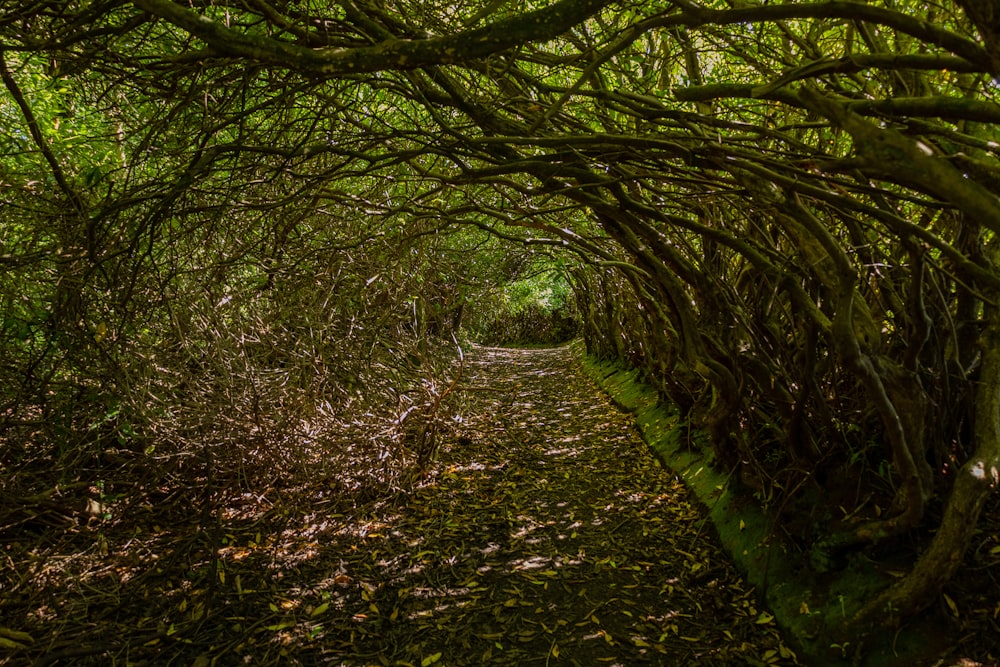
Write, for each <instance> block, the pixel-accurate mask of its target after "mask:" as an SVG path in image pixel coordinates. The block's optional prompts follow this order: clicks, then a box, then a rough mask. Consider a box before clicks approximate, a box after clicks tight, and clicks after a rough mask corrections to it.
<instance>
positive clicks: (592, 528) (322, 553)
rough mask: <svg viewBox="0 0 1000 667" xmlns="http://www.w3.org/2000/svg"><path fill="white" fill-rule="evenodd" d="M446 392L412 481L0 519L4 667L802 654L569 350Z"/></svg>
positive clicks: (468, 373)
mask: <svg viewBox="0 0 1000 667" xmlns="http://www.w3.org/2000/svg"><path fill="white" fill-rule="evenodd" d="M461 396H462V397H463V399H462V404H463V408H462V422H461V424H460V425H459V426H458V427H457V428H456V429H455V432H454V433H453V434H452V437H450V438H448V440H447V441H445V442H444V443H443V445H442V451H441V452H440V453H439V457H438V459H437V461H436V462H435V464H434V465H433V467H432V468H431V469H430V470H429V471H428V472H427V473H426V475H425V476H424V477H423V478H422V479H421V480H420V481H419V482H417V483H416V484H415V485H414V486H413V488H411V489H409V490H406V491H397V492H395V493H392V494H379V495H377V496H376V497H373V498H367V499H363V500H362V499H359V498H357V497H355V498H354V499H351V498H349V497H347V496H345V495H344V494H343V493H338V492H336V491H335V490H332V487H331V484H330V482H329V480H327V481H323V480H321V479H313V480H311V481H309V482H305V483H296V484H295V485H286V486H285V487H281V488H278V487H277V486H276V487H275V488H273V489H270V490H269V491H268V492H266V493H262V494H257V493H254V494H243V495H242V496H234V497H233V498H230V499H228V500H227V503H226V504H224V505H220V504H218V503H214V504H205V505H204V508H205V509H203V510H198V509H197V508H198V504H197V502H196V501H197V498H194V497H192V498H190V500H191V506H190V507H191V508H193V509H189V510H188V511H187V512H185V511H183V506H182V504H181V503H178V502H170V503H165V504H164V506H163V509H157V510H154V511H153V512H151V513H150V512H140V511H135V512H127V513H124V516H119V517H118V518H117V519H116V520H115V521H114V522H105V521H101V520H97V519H92V520H89V521H87V522H85V523H77V524H75V525H73V526H72V527H66V526H64V527H63V528H62V532H61V533H58V531H57V530H56V528H57V527H55V526H52V525H49V526H48V527H47V529H46V531H43V532H41V533H37V532H36V533H29V532H21V533H19V534H12V533H11V532H10V531H7V532H4V531H3V530H0V538H2V539H0V546H2V548H3V551H2V552H0V556H2V557H3V558H4V559H5V561H6V562H4V563H2V564H0V571H2V572H3V578H2V579H0V665H7V664H10V665H13V664H36V665H63V664H100V665H108V664H121V665H126V664H128V665H168V664H174V665H195V666H196V667H208V666H211V665H235V664H253V665H270V664H282V665H284V664H304V665H313V664H329V665H386V666H388V665H399V666H407V665H411V666H414V667H416V666H421V667H428V666H429V665H433V664H440V665H473V664H475V665H514V664H516V665H545V666H549V665H553V666H554V665H641V664H651V665H734V664H738V665H792V664H798V662H797V660H796V657H795V655H794V653H793V652H792V651H791V650H790V649H789V648H788V647H787V646H786V644H785V643H784V641H783V638H782V636H781V634H780V633H779V631H778V629H777V627H776V625H775V623H774V619H773V617H772V615H771V614H770V613H769V612H768V610H767V609H764V608H762V606H761V605H760V603H759V601H758V599H757V597H756V594H755V591H754V590H752V589H751V588H750V587H749V586H748V585H747V584H746V583H745V582H744V581H743V580H742V579H741V578H740V576H739V575H738V573H737V572H736V571H735V570H734V568H733V566H732V565H731V564H730V562H729V560H728V559H727V557H726V555H725V554H724V553H723V552H722V550H721V548H720V547H719V546H718V543H717V541H716V539H715V537H714V533H713V530H712V529H711V526H710V525H708V524H707V523H706V520H705V513H704V511H703V510H702V508H700V507H699V506H698V504H697V503H696V502H695V501H694V499H693V498H692V496H691V495H690V494H689V492H688V491H687V490H686V488H685V487H684V485H683V484H682V483H681V482H680V481H679V480H678V478H677V477H676V476H675V475H674V474H672V473H671V472H670V471H668V470H666V469H664V468H662V467H661V466H660V465H659V464H658V462H657V461H656V460H655V458H654V457H653V456H652V455H651V454H650V453H649V450H648V448H647V446H646V445H645V444H644V443H643V442H642V440H641V439H640V438H639V436H638V435H637V433H636V432H635V429H634V427H633V424H632V419H631V418H630V417H629V416H628V415H625V414H622V413H621V412H619V411H618V410H617V409H616V408H614V407H613V406H612V405H611V404H610V402H609V400H608V398H607V397H606V396H605V395H603V394H602V393H601V392H600V391H599V389H598V388H597V387H596V386H595V385H594V384H593V382H592V381H591V380H590V379H589V378H587V377H586V376H585V375H584V374H583V372H582V370H581V369H580V366H579V360H578V358H577V356H576V355H575V354H574V353H573V352H572V350H569V349H566V348H561V349H545V350H503V349H494V348H478V349H476V350H474V351H473V352H472V353H470V354H469V355H468V357H467V359H466V366H465V373H464V379H463V383H462V385H461ZM39 516H41V515H39ZM50 523H51V522H50ZM4 525H5V524H4V522H3V521H0V528H3V527H4ZM57 533H58V537H57V536H56V535H57ZM46 536H47V537H46Z"/></svg>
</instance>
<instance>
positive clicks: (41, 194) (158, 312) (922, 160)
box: [0, 0, 1000, 628]
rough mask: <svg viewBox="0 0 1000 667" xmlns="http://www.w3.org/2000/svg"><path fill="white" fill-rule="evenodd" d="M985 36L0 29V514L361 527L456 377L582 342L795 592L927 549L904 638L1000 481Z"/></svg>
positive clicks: (483, 20)
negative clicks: (850, 563)
mask: <svg viewBox="0 0 1000 667" xmlns="http://www.w3.org/2000/svg"><path fill="white" fill-rule="evenodd" d="M991 8H994V6H993V5H992V4H991V3H988V2H983V1H982V0H944V1H943V2H940V3H918V2H913V1H912V0H892V1H890V0H873V1H872V2H870V3H856V2H841V1H839V0H834V1H830V2H817V3H800V2H795V3H792V2H771V3H767V2H763V3H759V2H757V1H756V0H710V1H706V2H704V3H702V2H692V1H690V0H664V1H662V2H641V1H640V2H630V1H628V0H622V1H619V2H609V1H608V0H561V1H559V2H554V3H546V2H528V3H513V2H503V1H502V0H501V1H500V2H486V1H485V0H457V1H456V2H454V3H450V4H449V3H439V2H436V1H435V0H431V1H428V2H414V1H412V0H336V1H334V0H242V1H239V2H237V1H233V0H231V1H228V2H226V1H222V2H219V1H213V2H202V1H200V0H195V1H193V2H175V0H134V2H125V1H123V0H102V1H100V2H82V1H80V2H77V1H70V2H50V1H48V0H38V1H37V2H23V3H14V4H13V5H12V4H11V3H5V4H4V6H3V9H2V10H0V56H2V57H0V75H2V81H3V91H2V97H0V125H2V127H3V128H4V129H3V132H2V133H0V155H2V162H0V267H2V272H0V326H2V338H0V346H2V349H0V437H2V453H0V457H2V458H0V465H2V471H3V475H4V478H5V479H4V484H3V491H2V494H3V500H4V503H6V504H8V505H10V504H16V503H17V502H18V499H19V498H26V497H34V496H36V495H37V494H39V493H43V492H45V491H46V489H50V488H53V487H54V486H55V485H63V487H64V488H69V487H72V485H73V484H80V485H86V484H92V483H93V480H94V479H97V478H101V479H107V480H119V481H121V482H122V483H124V480H129V479H130V480H152V481H150V482H149V483H148V484H147V483H145V482H144V483H143V484H141V485H140V484H138V483H135V484H133V486H132V487H131V489H130V490H129V491H128V492H129V493H134V494H139V493H154V490H155V489H156V488H161V487H163V486H164V485H166V486H169V484H170V483H173V484H183V485H184V486H187V487H190V488H193V489H198V491H197V493H202V492H205V489H209V488H215V489H226V488H229V489H232V488H253V487H255V485H266V484H272V483H273V480H274V478H275V477H294V476H297V475H298V476H302V475H309V474H314V473H315V471H321V472H322V474H324V475H333V476H334V477H336V478H337V479H338V480H339V483H340V484H341V485H342V487H343V488H344V489H350V488H361V487H365V488H372V489H376V491H372V492H377V489H379V488H388V487H391V486H393V485H394V484H401V483H403V480H404V477H405V474H404V472H403V471H405V469H406V468H407V466H410V465H412V460H410V459H412V457H413V452H412V451H411V450H409V449H407V448H405V447H403V446H402V445H400V441H401V435H400V426H399V425H400V424H401V423H402V422H403V421H405V419H404V418H406V417H409V418H412V419H418V418H419V417H420V410H421V409H422V408H423V407H424V406H427V405H434V400H435V397H440V396H441V395H442V394H443V393H444V392H445V391H446V386H447V383H448V382H449V378H450V377H452V375H453V373H451V374H449V373H450V371H449V369H453V368H454V363H455V359H456V356H457V354H458V353H457V345H469V344H471V343H473V342H479V343H485V344H524V343H543V344H544V343H556V342H562V341H565V340H568V339H569V338H572V337H574V336H576V337H579V338H582V340H583V341H584V342H585V345H586V351H587V353H588V354H589V355H592V356H593V357H596V358H600V359H608V360H615V361H619V362H621V363H622V364H623V365H626V366H628V367H631V368H637V369H640V370H641V372H642V377H643V378H644V381H645V382H647V383H648V384H650V385H652V386H654V387H655V388H656V390H657V391H658V392H659V394H660V396H661V397H662V400H663V402H664V403H665V404H670V405H672V406H674V408H675V409H676V410H677V411H678V412H679V415H680V416H681V418H682V419H683V421H684V423H685V424H686V425H687V427H688V428H690V429H692V430H697V431H698V432H701V433H705V434H707V438H706V439H705V441H706V442H707V445H706V447H707V448H709V450H710V451H711V456H712V460H713V463H714V465H715V466H716V467H718V468H719V469H722V470H726V471H730V472H731V473H732V476H731V479H732V481H733V484H740V485H742V486H743V487H745V489H746V492H747V497H748V498H750V499H752V500H751V501H752V502H756V503H760V504H761V505H762V506H764V507H765V508H766V509H768V511H771V512H772V513H773V514H774V516H775V520H776V521H777V522H778V524H779V525H780V528H781V530H782V531H783V532H785V533H787V534H789V535H791V536H792V537H793V539H794V540H795V541H796V542H797V543H798V544H800V545H801V546H802V549H803V550H804V551H806V552H808V553H809V554H810V559H809V562H810V563H811V564H812V565H811V566H812V567H814V568H816V569H817V570H822V569H829V568H834V569H835V568H836V567H837V562H838V560H839V559H840V558H841V557H842V556H843V555H844V554H849V553H852V552H859V551H863V552H867V553H874V554H878V553H880V551H879V550H880V549H888V550H890V551H891V549H892V546H893V545H894V544H897V543H898V542H899V541H901V540H913V539H919V540H923V544H924V545H925V548H923V550H922V551H921V554H920V556H919V558H917V559H916V560H915V561H914V562H913V563H910V569H909V570H908V573H907V574H906V575H905V576H903V577H901V578H899V579H898V581H896V583H895V584H894V585H892V586H891V587H889V588H887V589H886V590H885V591H884V592H883V593H882V594H880V595H879V596H875V597H873V598H872V599H871V600H870V601H869V603H868V604H867V605H865V606H863V607H861V608H860V609H859V610H858V611H857V613H855V614H854V615H853V616H852V617H851V618H850V619H847V620H846V621H845V622H846V623H851V624H854V626H853V627H856V628H857V627H866V626H868V625H870V624H872V623H873V622H886V623H898V622H900V620H901V619H905V618H906V617H907V616H908V615H911V614H913V613H916V612H918V611H920V610H921V609H923V608H925V607H926V606H927V605H928V604H930V603H931V602H932V601H933V600H934V599H935V596H937V595H938V594H939V592H940V590H941V587H942V586H943V585H944V584H945V583H946V582H947V581H948V580H949V578H950V577H952V575H953V574H954V572H955V569H956V568H957V567H958V565H959V563H961V560H962V558H963V555H964V554H965V553H966V551H967V550H968V549H969V546H970V542H971V540H972V537H973V534H974V531H975V529H976V525H977V519H978V517H979V515H980V512H981V509H982V507H983V506H984V504H985V503H986V502H987V501H988V500H989V499H990V494H991V493H992V492H993V490H994V489H995V487H996V485H997V483H998V476H1000V474H998V467H1000V310H998V308H997V305H998V303H997V302H998V299H1000V254H998V250H1000V249H998V242H1000V239H998V235H1000V200H998V199H997V196H998V194H1000V162H998V152H1000V143H998V142H1000V132H998V129H997V127H998V123H1000V106H998V105H997V104H996V100H995V95H996V94H997V92H998V89H997V85H996V78H995V77H996V76H997V75H998V74H1000V50H998V46H997V40H998V37H1000V22H998V18H997V16H996V15H995V13H993V9H991ZM425 416H426V415H425ZM326 432H337V433H341V434H343V433H351V434H354V436H353V442H355V443H356V446H355V447H354V448H352V449H349V450H344V451H342V452H341V453H340V454H339V455H336V456H335V455H332V454H331V453H329V452H327V453H326V454H324V455H323V456H322V457H320V459H321V460H320V459H317V454H316V452H315V451H314V450H310V449H308V448H305V447H304V446H303V443H304V442H307V441H310V439H314V438H317V437H319V434H322V433H326ZM408 457H409V458H408ZM109 483H110V482H109ZM886 609H891V610H898V612H899V613H895V614H886V613H885V610H886Z"/></svg>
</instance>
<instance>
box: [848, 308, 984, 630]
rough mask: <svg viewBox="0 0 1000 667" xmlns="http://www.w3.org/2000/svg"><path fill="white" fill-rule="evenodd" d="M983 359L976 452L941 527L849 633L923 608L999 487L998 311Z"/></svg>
mask: <svg viewBox="0 0 1000 667" xmlns="http://www.w3.org/2000/svg"><path fill="white" fill-rule="evenodd" d="M980 348H981V350H982V355H983V361H982V371H981V376H980V378H979V383H978V387H977V390H976V402H975V428H974V435H975V441H976V449H975V452H974V453H973V455H972V456H971V457H970V458H969V460H968V461H966V462H965V465H963V466H962V467H961V469H960V470H959V471H958V474H957V476H956V478H955V484H954V487H953V488H952V492H951V497H950V498H949V499H948V504H947V506H946V507H945V514H944V519H943V520H942V522H941V527H940V528H939V529H938V531H937V533H935V535H934V539H933V540H932V541H931V544H930V547H929V548H928V549H927V551H926V552H925V553H924V554H923V555H922V556H921V557H920V560H918V561H917V564H916V566H915V567H914V568H913V570H912V571H911V572H910V573H909V574H908V575H907V576H906V577H904V578H903V579H901V580H900V581H899V582H897V583H896V584H895V585H893V586H891V587H890V588H888V589H887V590H886V591H884V592H883V593H882V594H881V595H879V596H878V597H877V598H875V599H874V600H873V601H872V602H870V603H869V604H868V605H867V606H866V607H864V608H863V609H862V610H861V611H860V612H858V614H857V615H856V616H855V617H854V618H853V619H852V620H851V621H850V626H849V627H848V628H847V629H848V630H849V631H851V632H852V633H856V632H858V631H863V630H865V629H869V630H870V629H871V628H872V627H874V626H876V625H881V626H888V627H895V626H898V625H899V623H900V621H901V620H902V619H905V618H907V617H909V616H912V615H913V614H916V613H917V612H919V611H920V610H922V609H924V608H925V607H927V606H928V605H929V604H930V603H932V602H933V601H934V599H935V598H936V597H937V596H938V595H939V594H940V593H941V589H942V588H943V587H944V585H945V584H946V583H947V582H948V580H949V579H951V577H952V575H954V573H955V570H956V569H958V566H959V565H960V564H961V562H962V559H963V558H964V556H965V552H966V551H967V550H968V547H969V543H970V541H971V540H972V535H973V533H974V532H975V529H976V523H977V522H978V519H979V515H980V512H981V511H982V508H983V505H984V504H985V502H986V500H987V498H988V497H989V495H990V493H991V492H992V491H993V490H994V489H996V488H997V486H998V485H1000V311H997V310H996V309H995V308H994V309H992V311H991V312H990V313H989V322H988V326H987V328H986V330H985V331H984V332H983V335H982V337H981V338H980Z"/></svg>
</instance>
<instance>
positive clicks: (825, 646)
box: [580, 349, 930, 667]
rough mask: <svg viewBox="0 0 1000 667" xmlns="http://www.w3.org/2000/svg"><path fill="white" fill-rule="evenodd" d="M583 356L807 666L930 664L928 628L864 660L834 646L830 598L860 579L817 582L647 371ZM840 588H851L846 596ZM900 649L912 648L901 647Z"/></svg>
mask: <svg viewBox="0 0 1000 667" xmlns="http://www.w3.org/2000/svg"><path fill="white" fill-rule="evenodd" d="M580 357H581V360H582V365H583V368H584V371H585V372H586V373H587V375H588V376H589V377H590V378H591V379H592V380H593V381H594V382H595V383H596V384H597V385H598V387H600V389H601V390H602V391H603V392H604V393H605V394H607V395H608V396H609V398H610V399H611V401H612V402H613V403H614V404H615V406H616V407H617V408H618V409H619V410H622V411H623V412H627V413H630V414H632V415H633V416H634V418H635V426H636V429H637V430H638V432H639V433H640V435H641V436H642V438H643V440H644V441H645V443H646V445H647V446H648V447H649V448H650V450H651V451H652V452H653V454H654V455H655V456H656V457H657V458H658V459H659V461H660V463H661V464H662V465H663V466H664V468H666V469H668V470H670V471H672V472H674V473H675V474H677V475H678V476H679V477H680V478H681V479H682V480H683V481H684V483H685V484H686V485H687V486H688V488H689V489H691V491H692V492H693V493H694V494H695V496H696V497H697V498H698V500H699V501H700V502H701V503H702V504H703V506H704V507H705V509H706V510H707V519H708V520H710V521H711V523H712V529H713V530H714V531H715V533H716V535H717V536H718V538H719V540H720V542H721V543H722V546H723V548H724V549H725V550H726V553H727V554H728V555H729V556H730V558H731V560H732V561H733V563H734V564H735V566H736V567H737V569H738V570H739V571H740V572H741V573H742V574H743V575H744V577H745V578H746V580H747V581H748V582H749V583H750V584H751V585H752V586H754V587H755V588H756V590H757V591H758V595H759V596H760V597H761V598H762V601H763V602H764V603H765V604H766V605H767V607H769V609H770V611H771V612H772V613H773V614H774V622H775V623H776V624H777V626H778V627H779V629H780V630H781V631H782V633H783V635H784V637H785V639H786V640H787V641H788V643H789V645H790V646H791V648H792V649H793V650H794V651H796V655H797V658H798V660H799V662H800V663H801V664H803V665H810V666H811V667H812V666H815V667H842V666H846V665H851V664H862V665H871V666H875V665H917V664H924V663H923V660H921V658H922V659H924V660H926V659H927V658H928V656H929V653H928V651H929V650H930V649H929V647H928V646H926V644H925V642H923V641H921V640H922V639H925V638H926V636H924V635H923V633H924V632H926V628H919V627H914V628H910V629H909V631H908V632H906V634H907V635H909V636H908V637H906V638H901V637H899V636H897V637H895V638H894V639H895V640H898V641H896V645H895V646H891V645H888V643H885V645H878V644H876V645H872V646H866V647H865V648H866V650H865V654H864V655H863V656H859V655H856V654H855V653H854V651H852V650H851V649H852V648H854V647H841V646H839V645H836V644H832V643H831V641H830V640H829V639H828V638H826V637H825V633H824V626H825V624H824V622H823V620H822V619H823V617H824V615H826V614H836V613H847V612H846V610H844V609H843V605H841V609H840V610H838V609H837V607H836V604H835V603H831V601H836V600H837V599H838V597H839V596H842V598H843V599H845V600H846V599H852V598H857V597H858V591H857V590H854V589H850V590H849V589H847V588H846V587H848V586H851V587H854V586H856V585H857V580H856V579H854V578H851V577H841V578H839V579H840V581H833V582H832V583H831V582H826V583H823V584H820V583H819V582H817V580H816V578H815V576H814V575H813V574H812V573H811V571H810V569H809V568H808V567H807V566H806V564H805V563H804V556H803V555H801V554H797V553H796V551H798V550H797V549H795V548H794V547H793V546H792V545H790V544H789V543H787V542H786V541H785V540H783V539H782V538H781V536H780V535H778V534H776V532H775V531H773V530H772V522H771V520H770V518H769V517H768V516H767V515H766V513H765V512H764V511H763V509H762V508H761V506H760V504H759V502H758V501H757V500H756V499H754V498H752V497H748V496H747V495H746V493H745V492H744V491H742V490H741V489H739V488H737V487H738V485H737V484H732V483H731V481H732V480H731V479H730V476H729V475H727V474H725V473H723V472H721V471H719V470H716V469H715V468H713V467H712V466H711V465H710V462H709V457H708V456H707V455H706V454H705V453H704V452H703V450H702V448H701V447H700V446H699V445H700V444H701V443H698V442H697V440H698V438H701V439H702V443H704V439H705V435H704V434H703V433H698V432H695V433H693V434H690V435H687V436H682V433H683V432H684V431H685V429H683V428H681V425H680V424H679V417H678V413H677V410H676V408H672V406H669V405H665V404H664V403H663V402H662V401H661V400H660V397H659V395H658V393H657V392H656V390H655V389H654V388H653V387H651V386H649V385H648V384H646V383H645V382H643V379H642V376H641V371H640V370H638V369H625V368H623V367H622V366H621V364H620V363H618V362H613V361H602V360H599V359H596V358H595V357H591V356H588V355H586V354H585V353H584V352H583V350H582V349H581V350H580ZM688 438H690V439H691V440H688ZM692 440H693V441H695V442H693V443H692ZM692 445H693V446H692ZM706 449H707V448H706ZM838 586H840V587H844V588H843V592H842V593H841V592H840V591H838ZM821 588H822V589H825V590H823V592H822V595H820V594H819V593H818V590H819V589H821ZM848 609H849V608H848ZM918 625H922V624H918ZM831 644H832V645H831ZM901 646H902V647H905V648H904V649H902V650H900V647H901ZM845 649H846V650H845Z"/></svg>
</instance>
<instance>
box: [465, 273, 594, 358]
mask: <svg viewBox="0 0 1000 667" xmlns="http://www.w3.org/2000/svg"><path fill="white" fill-rule="evenodd" d="M472 319H473V322H472V323H471V324H470V327H471V329H472V332H473V336H474V337H475V339H476V340H477V341H478V342H481V343H484V344H487V345H544V344H548V345H552V344H558V343H564V342H566V341H568V340H569V339H571V338H572V337H573V336H574V335H575V334H576V331H577V326H578V324H577V317H576V312H575V301H574V297H573V295H572V293H571V289H570V285H569V282H568V281H567V279H566V277H565V274H562V273H559V272H558V271H556V270H549V271H538V272H536V273H533V274H531V275H529V276H527V277H525V278H521V279H518V280H514V281H512V282H509V283H505V284H503V285H501V286H500V287H499V288H498V289H496V290H495V291H494V292H493V293H491V294H484V295H482V296H480V297H479V298H478V300H477V302H476V314H475V316H474V317H473V318H472Z"/></svg>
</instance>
